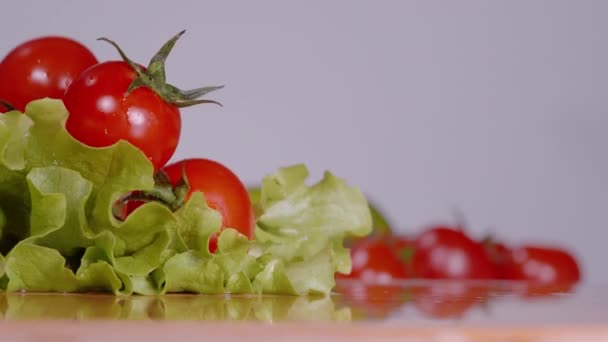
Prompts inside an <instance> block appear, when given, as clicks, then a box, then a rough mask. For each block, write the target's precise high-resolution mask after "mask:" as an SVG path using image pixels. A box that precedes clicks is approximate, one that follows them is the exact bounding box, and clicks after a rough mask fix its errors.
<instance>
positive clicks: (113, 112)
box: [63, 61, 181, 170]
mask: <svg viewBox="0 0 608 342" xmlns="http://www.w3.org/2000/svg"><path fill="white" fill-rule="evenodd" d="M136 76H137V75H136V73H135V71H134V70H133V69H132V68H131V67H130V66H129V65H128V64H127V63H126V62H122V61H110V62H104V63H100V64H97V65H95V66H93V67H91V68H89V69H87V70H85V71H84V72H83V73H81V74H80V76H79V77H78V78H77V79H75V80H74V82H72V84H71V85H70V86H69V87H68V89H67V91H66V93H65V96H64V99H63V101H64V103H65V106H66V108H67V110H68V112H69V113H70V115H69V116H68V119H67V122H66V128H67V130H68V132H70V134H71V135H72V136H73V137H74V138H76V139H78V140H79V141H81V142H82V143H84V144H86V145H89V146H93V147H105V146H110V145H112V144H114V143H116V142H118V141H119V140H126V141H128V142H130V143H131V144H133V145H135V146H136V147H138V148H139V149H140V150H141V151H142V152H143V153H144V154H145V155H146V156H147V157H148V159H150V161H151V162H152V164H153V165H154V169H155V170H158V169H160V168H161V167H162V166H163V165H165V164H166V163H167V161H169V159H170V158H171V157H172V156H173V153H174V152H175V149H176V148H177V144H178V141H179V137H180V132H181V116H180V111H179V109H178V108H177V107H175V106H173V105H171V104H169V103H167V102H165V101H164V100H163V99H162V98H161V97H160V95H158V94H157V93H156V92H154V91H153V90H151V89H150V88H147V87H139V88H136V89H134V90H133V91H131V92H130V93H128V94H127V89H128V87H129V85H130V84H131V82H132V81H133V80H134V79H135V78H136Z"/></svg>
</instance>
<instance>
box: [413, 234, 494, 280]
mask: <svg viewBox="0 0 608 342" xmlns="http://www.w3.org/2000/svg"><path fill="white" fill-rule="evenodd" d="M413 269H414V273H415V275H416V276H417V277H421V278H430V279H490V278H492V275H493V274H492V267H491V265H490V261H489V260H488V258H487V256H486V253H485V251H484V249H483V247H482V246H481V245H480V244H478V243H476V242H475V241H473V240H471V238H469V237H468V236H467V235H466V234H465V233H464V232H463V231H462V230H459V229H454V228H451V227H443V226H438V227H433V228H431V229H428V230H426V231H424V232H422V234H420V235H419V236H418V237H417V238H416V243H415V252H414V257H413Z"/></svg>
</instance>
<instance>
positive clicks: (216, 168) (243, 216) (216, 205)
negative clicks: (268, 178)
mask: <svg viewBox="0 0 608 342" xmlns="http://www.w3.org/2000/svg"><path fill="white" fill-rule="evenodd" d="M162 171H163V172H165V173H166V175H167V176H168V177H169V180H170V181H171V183H172V184H173V186H177V185H178V184H179V182H180V180H181V179H182V177H183V176H185V177H186V179H187V183H188V185H189V190H188V193H187V195H186V200H188V199H189V198H190V196H191V195H192V193H193V192H195V191H200V192H202V193H203V194H204V195H205V200H206V201H207V205H209V207H211V208H212V209H215V210H217V211H218V212H219V213H220V214H221V215H222V228H228V227H229V228H234V229H236V230H238V231H239V232H240V233H241V234H243V235H245V236H247V237H248V238H250V239H251V238H253V235H254V231H255V229H254V228H255V219H254V213H253V207H252V205H251V200H250V198H249V193H248V192H247V188H246V187H245V185H244V184H243V182H242V181H241V180H240V179H239V177H238V176H237V175H236V174H235V173H234V172H232V170H230V169H229V168H228V167H226V166H224V165H223V164H221V163H219V162H217V161H214V160H210V159H203V158H192V159H185V160H181V161H178V162H175V163H172V164H169V165H166V166H165V167H163V168H162ZM209 245H210V248H209V249H210V251H211V252H214V251H215V249H216V248H217V235H214V236H213V237H212V239H211V241H210V243H209Z"/></svg>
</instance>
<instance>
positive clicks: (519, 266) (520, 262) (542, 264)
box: [507, 246, 581, 285]
mask: <svg viewBox="0 0 608 342" xmlns="http://www.w3.org/2000/svg"><path fill="white" fill-rule="evenodd" d="M511 259H512V260H513V263H512V266H511V267H510V268H509V270H508V274H507V277H508V278H507V279H513V280H527V281H529V282H532V283H535V284H537V285H551V284H554V285H563V284H573V283H577V282H578V281H580V279H581V272H580V269H579V266H578V264H577V262H576V259H575V258H574V256H573V255H572V254H570V253H568V252H567V251H565V250H563V249H559V248H553V247H541V246H520V247H517V248H515V249H513V250H512V251H511Z"/></svg>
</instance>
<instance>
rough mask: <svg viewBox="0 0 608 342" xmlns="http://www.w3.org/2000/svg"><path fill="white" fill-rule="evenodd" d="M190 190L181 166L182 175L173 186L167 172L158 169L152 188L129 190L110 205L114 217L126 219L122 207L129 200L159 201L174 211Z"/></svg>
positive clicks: (181, 203)
mask: <svg viewBox="0 0 608 342" xmlns="http://www.w3.org/2000/svg"><path fill="white" fill-rule="evenodd" d="M189 191H190V184H189V183H188V178H187V177H186V173H185V169H184V167H183V166H182V176H181V177H180V179H179V180H178V182H177V184H176V185H175V186H174V185H173V184H172V183H171V180H170V179H169V176H167V174H166V173H165V172H164V171H162V170H160V171H158V172H157V173H155V174H154V188H152V189H151V190H136V191H131V192H130V193H128V194H127V195H125V196H123V197H121V198H120V199H119V200H118V201H117V203H116V204H115V205H114V206H113V207H112V213H113V215H114V217H115V218H117V219H120V220H124V219H126V217H125V215H124V214H123V207H124V206H125V205H126V204H127V203H129V202H139V203H142V204H143V203H147V202H153V201H154V202H159V203H161V204H163V205H164V206H166V207H167V208H169V209H170V210H171V211H173V212H175V211H176V210H177V209H179V208H181V207H182V206H183V205H184V203H185V202H186V196H187V195H188V192H189Z"/></svg>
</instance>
